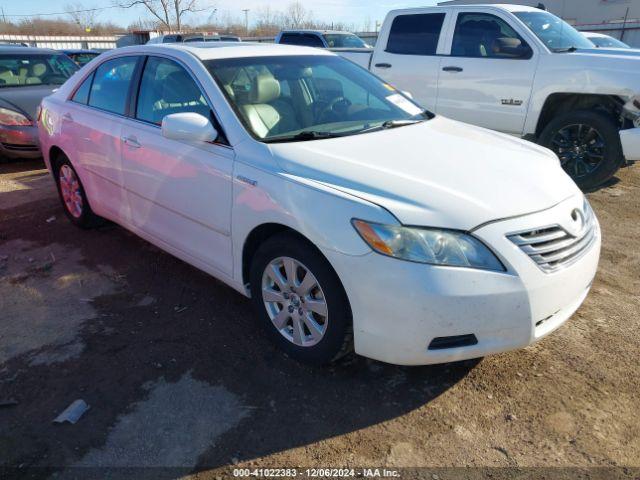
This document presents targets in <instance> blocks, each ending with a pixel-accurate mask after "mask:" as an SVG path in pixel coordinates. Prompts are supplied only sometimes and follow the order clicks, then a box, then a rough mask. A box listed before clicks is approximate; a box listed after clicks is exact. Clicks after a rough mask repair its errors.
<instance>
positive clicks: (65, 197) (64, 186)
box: [54, 154, 104, 228]
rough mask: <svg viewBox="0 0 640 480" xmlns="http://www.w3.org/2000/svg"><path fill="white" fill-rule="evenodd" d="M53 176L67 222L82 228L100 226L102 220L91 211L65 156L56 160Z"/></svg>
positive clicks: (78, 180)
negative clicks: (69, 221)
mask: <svg viewBox="0 0 640 480" xmlns="http://www.w3.org/2000/svg"><path fill="white" fill-rule="evenodd" d="M54 174H55V177H56V184H57V185H58V194H59V195H60V201H61V202H62V208H64V213H65V214H66V215H67V217H68V218H69V220H71V222H73V223H74V224H75V225H78V226H79V227H82V228H91V227H95V226H98V225H100V224H101V223H102V222H103V221H104V220H103V219H102V217H99V216H97V215H96V214H95V213H93V210H91V206H89V202H88V201H87V196H86V194H85V191H84V187H83V186H82V182H81V181H80V177H78V174H77V172H76V170H75V169H74V168H73V165H71V162H70V161H69V159H68V158H67V157H66V156H65V155H63V154H60V155H58V157H57V158H56V161H55V169H54Z"/></svg>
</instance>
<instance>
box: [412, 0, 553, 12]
mask: <svg viewBox="0 0 640 480" xmlns="http://www.w3.org/2000/svg"><path fill="white" fill-rule="evenodd" d="M454 2H455V3H454ZM448 7H495V8H499V9H501V10H506V11H508V12H543V11H545V10H541V9H540V8H537V7H531V6H529V5H517V4H513V3H466V4H462V3H457V1H456V0H452V1H451V2H440V3H438V5H437V6H435V7H425V8H448ZM402 10H412V9H411V8H403V9H402Z"/></svg>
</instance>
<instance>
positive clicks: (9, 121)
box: [0, 108, 31, 127]
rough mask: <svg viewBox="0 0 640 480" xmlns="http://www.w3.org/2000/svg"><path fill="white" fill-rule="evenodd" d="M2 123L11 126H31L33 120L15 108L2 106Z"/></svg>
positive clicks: (0, 110) (0, 118)
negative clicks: (10, 108)
mask: <svg viewBox="0 0 640 480" xmlns="http://www.w3.org/2000/svg"><path fill="white" fill-rule="evenodd" d="M0 125H7V126H11V127H17V126H29V125H31V120H29V119H28V118H27V117H25V116H24V115H23V114H21V113H18V112H16V111H14V110H9V109H8V108H0Z"/></svg>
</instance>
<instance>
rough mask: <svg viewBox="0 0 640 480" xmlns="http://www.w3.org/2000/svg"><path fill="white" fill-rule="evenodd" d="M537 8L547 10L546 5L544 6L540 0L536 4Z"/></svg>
mask: <svg viewBox="0 0 640 480" xmlns="http://www.w3.org/2000/svg"><path fill="white" fill-rule="evenodd" d="M536 8H537V9H538V10H545V11H546V10H547V7H545V6H544V3H542V2H540V3H538V6H537V7H536Z"/></svg>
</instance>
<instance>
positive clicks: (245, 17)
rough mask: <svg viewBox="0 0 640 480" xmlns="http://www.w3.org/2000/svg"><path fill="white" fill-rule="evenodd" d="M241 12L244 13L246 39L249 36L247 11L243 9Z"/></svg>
mask: <svg viewBox="0 0 640 480" xmlns="http://www.w3.org/2000/svg"><path fill="white" fill-rule="evenodd" d="M242 11H243V12H244V29H245V31H246V32H247V37H248V36H249V9H248V8H243V9H242Z"/></svg>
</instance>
